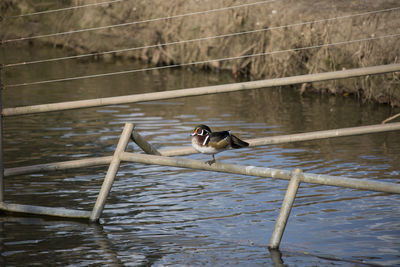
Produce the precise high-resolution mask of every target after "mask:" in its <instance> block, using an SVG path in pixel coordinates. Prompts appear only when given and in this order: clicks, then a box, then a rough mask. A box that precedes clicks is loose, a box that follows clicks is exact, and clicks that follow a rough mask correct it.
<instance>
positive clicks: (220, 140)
mask: <svg viewBox="0 0 400 267" xmlns="http://www.w3.org/2000/svg"><path fill="white" fill-rule="evenodd" d="M230 139H231V138H230V133H229V132H228V131H222V132H212V133H211V134H210V138H209V141H208V144H209V145H211V146H212V147H214V148H216V149H224V148H227V147H228V146H229V145H230V142H231V141H230Z"/></svg>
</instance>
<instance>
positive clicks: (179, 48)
mask: <svg viewBox="0 0 400 267" xmlns="http://www.w3.org/2000/svg"><path fill="white" fill-rule="evenodd" d="M7 2H8V3H14V6H13V7H11V8H10V7H9V8H8V10H10V9H13V8H14V9H18V8H21V9H24V10H29V4H28V6H26V5H24V6H22V4H20V3H19V1H18V3H17V1H13V0H5V2H4V3H7ZM70 2H71V4H74V5H77V4H83V3H84V1H70ZM250 2H254V1H235V0H220V1H212V0H189V1H188V0H174V1H165V0H136V1H125V2H123V3H116V4H113V5H109V6H108V7H107V8H85V9H78V10H76V11H75V12H73V13H71V12H67V13H65V14H64V15H58V16H52V17H51V16H47V17H45V16H42V17H41V18H42V19H41V20H39V18H36V19H37V21H36V22H35V21H33V22H32V20H30V21H29V22H27V21H26V20H20V22H21V21H22V22H24V23H28V24H29V25H30V27H24V28H23V29H21V31H20V33H21V35H24V34H28V32H29V31H30V32H29V34H36V32H34V33H32V32H31V31H32V30H33V31H37V33H39V32H40V33H43V32H58V31H67V30H71V29H81V28H90V27H98V26H101V25H111V24H120V23H125V22H131V21H142V20H147V19H152V18H160V17H165V16H173V15H178V14H185V13H190V12H197V11H199V10H208V9H216V8H221V7H227V6H233V5H239V4H243V3H250ZM396 6H399V4H398V1H397V0H382V1H375V0H354V1H352V0H336V1H330V0H321V1H310V0H301V1H296V0H280V1H276V2H274V3H267V4H260V5H255V6H251V7H246V8H240V9H231V10H225V11H218V12H213V13H209V14H202V15H193V16H187V17H180V18H173V19H169V20H162V21H156V22H150V23H140V24H134V25H131V26H126V27H116V28H111V29H106V30H101V31H100V30H99V31H91V32H85V33H79V34H72V35H65V36H61V37H56V38H49V39H47V41H48V42H50V43H51V44H56V45H60V46H63V47H69V48H73V49H74V51H77V52H78V53H88V52H96V51H108V50H116V49H123V48H130V47H140V46H147V45H154V44H160V45H159V46H157V47H155V48H148V49H141V50H136V51H129V52H123V53H118V54H114V55H113V57H122V58H135V59H140V60H143V61H145V62H149V63H150V64H153V65H166V64H181V63H187V62H196V61H205V60H209V59H218V58H225V57H236V56H242V55H251V54H258V53H269V52H273V51H279V50H287V49H293V48H301V47H309V46H316V45H320V44H326V43H337V42H343V41H348V40H356V39H364V38H370V37H375V36H383V35H388V34H394V33H400V31H399V29H400V10H397V11H391V12H383V13H378V14H371V15H366V16H359V17H353V18H346V19H340V20H331V21H328V22H326V21H325V22H316V23H311V24H306V25H299V26H294V27H288V28H279V29H276V28H274V27H279V26H282V25H289V24H295V23H301V22H307V21H314V20H318V19H324V18H333V17H338V16H344V15H348V14H355V13H362V12H367V11H371V10H380V9H385V8H392V7H396ZM31 7H32V5H31ZM4 9H5V8H4V4H3V10H4ZM50 18H52V19H50ZM54 18H56V20H54ZM254 29H269V30H266V31H262V32H257V33H252V34H245V35H239V36H230V37H225V38H217V39H211V40H206V41H201V42H190V43H185V44H176V45H168V46H163V45H161V44H165V43H169V42H176V41H180V40H189V39H196V38H201V37H207V36H216V35H222V34H228V33H235V32H242V31H248V30H254ZM27 31H28V32H27ZM0 34H1V33H0ZM29 34H28V35H29ZM3 35H8V36H11V35H15V32H10V31H8V32H6V33H3ZM3 38H4V37H3ZM399 56H400V37H399V36H397V37H393V38H386V39H379V40H374V41H368V42H357V43H353V44H343V45H337V46H330V47H320V48H313V49H307V50H299V51H292V52H285V53H276V54H273V55H265V56H257V57H248V58H242V59H238V60H230V61H219V62H218V61H213V62H210V63H205V64H201V65H196V67H197V68H204V69H211V70H229V71H232V73H233V75H235V76H239V75H246V76H250V77H252V78H253V79H261V78H275V77H284V76H293V75H299V74H308V73H317V72H326V71H334V70H342V69H350V68H357V67H364V66H374V65H381V64H390V63H398V62H399ZM108 57H109V56H108ZM105 59H108V58H105ZM399 79H400V73H393V74H387V75H377V76H367V77H363V78H354V79H346V80H340V81H332V82H321V83H313V84H312V85H307V86H303V87H302V89H303V90H317V91H321V92H330V93H334V94H342V93H345V94H354V95H356V96H358V97H359V98H360V99H362V100H364V101H365V100H375V101H377V102H380V103H390V104H391V105H394V106H400V82H399Z"/></svg>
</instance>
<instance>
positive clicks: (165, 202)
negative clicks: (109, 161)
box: [0, 47, 400, 266]
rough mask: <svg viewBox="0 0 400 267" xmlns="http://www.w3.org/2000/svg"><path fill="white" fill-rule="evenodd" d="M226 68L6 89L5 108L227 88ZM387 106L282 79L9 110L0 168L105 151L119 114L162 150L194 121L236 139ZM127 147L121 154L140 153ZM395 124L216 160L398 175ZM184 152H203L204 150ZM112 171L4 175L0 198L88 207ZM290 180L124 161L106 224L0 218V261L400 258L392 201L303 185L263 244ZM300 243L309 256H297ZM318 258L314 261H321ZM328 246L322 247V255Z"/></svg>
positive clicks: (369, 120)
mask: <svg viewBox="0 0 400 267" xmlns="http://www.w3.org/2000/svg"><path fill="white" fill-rule="evenodd" d="M1 51H2V52H1V53H0V61H4V62H10V61H11V62H12V61H13V60H15V61H16V60H18V59H21V60H22V59H26V58H32V59H35V58H40V57H55V56H57V55H59V53H62V51H59V50H53V49H39V48H37V47H36V48H34V49H32V50H29V49H27V50H23V51H19V50H18V49H15V50H12V49H8V50H7V53H5V52H4V50H1ZM141 67H142V66H140V65H139V64H138V63H131V62H118V61H116V62H108V63H107V62H90V61H87V62H81V63H77V62H75V61H66V62H65V63H63V64H61V65H60V64H59V65H53V64H49V65H43V66H39V67H36V68H22V67H21V68H15V69H10V70H7V71H6V72H5V73H4V74H3V78H4V82H5V83H6V84H13V83H21V82H29V81H36V80H46V79H55V78H59V77H62V76H63V75H64V76H71V77H72V76H74V75H79V76H81V75H86V74H93V73H96V72H101V73H104V72H108V71H118V70H122V69H133V68H141ZM232 82H234V80H233V79H232V78H231V77H230V75H229V74H226V73H212V72H193V71H188V70H185V69H178V70H165V71H158V72H157V71H154V72H146V73H139V74H131V75H122V76H115V77H111V76H110V77H108V78H99V79H88V80H79V81H74V82H65V83H54V84H46V85H41V86H26V87H19V88H13V89H12V90H11V88H9V89H10V90H9V89H7V90H5V91H4V96H3V104H4V106H6V107H13V106H21V105H29V104H39V103H51V102H58V101H69V100H76V99H89V98H96V97H107V96H116V95H128V94H137V93H145V92H156V91H165V90H173V89H181V88H190V87H197V86H205V85H212V84H223V83H232ZM392 112H398V111H397V110H391V109H390V107H387V106H381V105H374V104H362V103H359V102H356V101H354V100H353V99H352V98H345V97H332V96H327V95H312V96H311V95H310V96H300V95H299V94H298V93H297V91H296V88H293V87H282V88H270V89H262V90H252V91H248V92H236V93H226V94H220V95H209V96H199V97H188V98H181V99H171V100H166V101H157V102H147V103H136V104H126V105H118V106H108V107H99V108H90V109H82V110H71V111H66V112H53V113H47V114H35V115H26V116H16V117H8V118H5V119H4V155H5V167H6V168H10V167H18V166H24V165H32V164H39V163H45V162H56V161H64V160H71V159H78V158H81V157H97V156H105V155H111V154H112V153H113V151H114V149H115V147H116V143H117V141H118V138H119V135H120V133H121V131H122V128H123V125H124V123H125V122H133V123H135V124H136V127H137V129H138V130H139V131H140V133H141V134H142V135H143V136H144V137H145V138H146V139H147V140H148V141H149V142H151V143H152V144H153V145H155V146H156V147H158V148H160V147H162V148H171V147H181V146H189V145H190V137H189V133H190V132H191V131H192V129H193V127H194V126H195V125H197V124H199V123H205V124H209V125H210V126H211V127H212V128H213V129H215V130H223V129H230V130H232V131H233V132H234V133H235V134H237V135H239V136H240V137H241V138H243V139H249V138H257V137H264V136H272V135H281V134H291V133H299V132H308V131H315V130H327V129H335V128H343V127H352V126H361V125H370V124H377V123H380V122H381V121H382V120H383V119H385V118H386V117H389V116H390V115H391V113H392ZM138 149H139V148H138V147H137V146H135V145H133V144H129V146H128V150H130V151H131V150H138ZM399 154H400V135H399V134H398V133H396V132H390V133H380V134H372V135H361V136H356V137H343V138H336V139H335V138H333V139H328V140H318V141H307V142H298V143H291V144H282V145H271V146H265V147H258V148H251V149H250V148H246V149H243V150H239V151H226V152H223V153H221V154H219V155H218V156H217V159H218V160H221V161H223V162H225V163H235V164H242V165H254V166H262V167H271V168H280V169H293V168H296V167H299V168H302V169H303V171H305V172H313V173H320V174H329V175H342V176H349V177H354V178H359V179H364V178H365V179H372V180H383V181H389V182H396V183H398V182H399V174H400V170H399V166H400V158H399V157H398V155H399ZM188 157H189V158H194V159H200V160H204V161H205V160H208V159H209V157H207V156H206V155H200V154H196V155H190V156H188ZM106 171H107V166H99V167H92V168H83V169H76V170H68V171H55V172H49V173H38V174H30V175H21V176H15V177H9V178H6V180H5V188H6V196H5V197H6V200H7V201H10V202H15V203H20V204H31V205H45V206H51V207H65V208H74V209H76V208H77V209H83V210H91V209H92V207H93V204H94V202H95V200H96V197H97V194H98V191H99V189H100V186H101V183H102V180H103V179H104V176H105V173H106ZM286 187H287V182H286V181H277V180H271V179H263V178H258V177H247V176H240V175H228V174H222V173H210V172H203V171H193V170H183V169H178V168H169V167H162V166H153V165H142V164H130V163H124V164H122V165H121V167H120V170H119V173H118V177H117V179H116V180H115V183H114V185H113V188H112V191H111V194H110V196H109V198H108V200H107V204H106V207H105V210H104V214H103V217H102V219H101V222H102V224H101V225H96V224H94V225H93V224H86V223H79V222H70V221H65V220H50V219H36V218H32V217H28V218H19V217H8V216H2V217H0V227H1V229H0V230H1V235H2V236H1V261H3V262H5V263H6V264H9V265H11V266H14V265H22V264H25V263H26V262H30V263H32V264H37V265H39V264H42V265H43V264H54V265H63V266H68V265H70V266H72V265H74V266H90V265H102V264H107V265H111V266H125V265H130V266H149V265H153V266H165V265H171V266H176V265H189V266H199V265H205V266H227V265H231V266H237V265H239V266H247V265H251V266H257V265H272V264H273V265H275V266H282V265H285V266H310V265H315V266H337V265H342V266H348V265H349V264H350V265H351V264H354V265H356V266H359V265H361V266H362V264H366V265H368V264H372V265H373V264H383V265H396V264H400V258H399V256H398V255H400V242H399V240H400V235H399V233H400V225H399V223H398V221H399V218H400V208H399V207H400V198H399V196H397V195H388V194H377V193H373V192H364V191H357V190H351V189H342V188H335V187H327V186H317V185H311V184H302V185H301V187H300V189H299V191H298V194H297V196H298V197H297V198H296V201H295V203H294V209H293V210H292V215H291V217H290V219H289V222H288V225H287V228H286V230H285V235H284V237H283V240H282V246H281V251H271V252H270V253H269V252H268V250H267V246H268V240H269V235H270V234H271V233H272V230H273V227H274V225H275V219H276V218H277V215H278V212H279V209H280V205H281V201H282V199H283V195H284V192H285V190H286ZM302 251H305V253H302ZM321 255H323V256H321ZM325 255H326V256H325Z"/></svg>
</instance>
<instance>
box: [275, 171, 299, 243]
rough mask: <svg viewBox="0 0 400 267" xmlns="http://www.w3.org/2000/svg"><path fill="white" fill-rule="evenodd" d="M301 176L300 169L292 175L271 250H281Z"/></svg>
mask: <svg viewBox="0 0 400 267" xmlns="http://www.w3.org/2000/svg"><path fill="white" fill-rule="evenodd" d="M301 175H302V171H301V170H300V169H295V170H294V171H293V173H292V178H291V179H290V182H289V185H288V188H287V190H286V194H285V198H284V199H283V202H282V207H281V210H280V212H279V216H278V220H277V221H276V224H275V229H274V232H273V233H272V236H271V240H270V242H269V246H268V247H269V248H270V249H277V248H279V244H280V243H281V239H282V236H283V232H284V231H285V227H286V223H287V221H288V219H289V215H290V211H291V210H292V206H293V202H294V199H295V198H296V193H297V189H298V188H299V185H300V177H301Z"/></svg>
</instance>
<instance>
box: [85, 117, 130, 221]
mask: <svg viewBox="0 0 400 267" xmlns="http://www.w3.org/2000/svg"><path fill="white" fill-rule="evenodd" d="M132 130H133V124H132V123H126V124H125V127H124V130H123V131H122V134H121V137H120V138H119V141H118V145H117V148H116V149H115V152H114V155H113V158H112V160H111V163H110V166H109V167H108V171H107V174H106V177H105V178H104V182H103V185H102V186H101V189H100V192H99V195H98V196H97V200H96V204H95V205H94V207H93V210H92V214H91V216H90V220H91V221H97V220H99V218H100V216H101V214H102V212H103V209H104V205H105V204H106V200H107V197H108V194H109V193H110V191H111V187H112V185H113V182H114V178H115V175H116V174H117V171H118V168H119V165H120V163H121V159H120V154H121V153H122V152H124V151H125V149H126V146H127V145H128V142H129V137H130V136H131V133H132Z"/></svg>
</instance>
